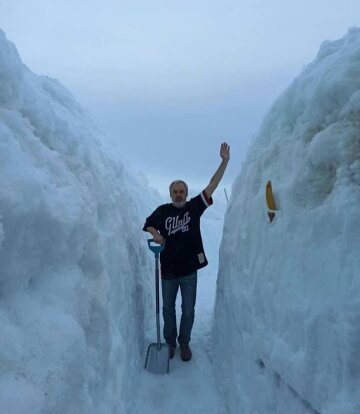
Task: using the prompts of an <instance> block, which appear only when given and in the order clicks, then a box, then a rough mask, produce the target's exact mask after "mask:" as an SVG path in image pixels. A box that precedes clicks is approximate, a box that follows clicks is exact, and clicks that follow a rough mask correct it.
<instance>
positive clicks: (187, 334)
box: [161, 272, 197, 344]
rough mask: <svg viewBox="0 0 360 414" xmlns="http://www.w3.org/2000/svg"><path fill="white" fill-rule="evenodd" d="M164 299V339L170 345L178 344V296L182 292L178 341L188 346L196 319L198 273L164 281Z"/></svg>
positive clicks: (162, 283) (162, 281)
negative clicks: (176, 306)
mask: <svg viewBox="0 0 360 414" xmlns="http://www.w3.org/2000/svg"><path fill="white" fill-rule="evenodd" d="M161 286H162V298H163V316H164V338H165V340H166V342H167V343H169V344H176V337H177V327H176V310H175V303H176V296H177V293H178V290H179V287H180V291H181V310H182V313H181V321H180V331H179V336H178V341H179V343H180V344H188V343H189V342H190V339H191V330H192V327H193V324H194V317H195V302H196V286H197V272H194V273H191V274H190V275H188V276H184V277H178V278H176V279H170V280H166V279H162V280H161Z"/></svg>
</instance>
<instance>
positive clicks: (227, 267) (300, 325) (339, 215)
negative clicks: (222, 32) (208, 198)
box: [213, 28, 360, 414]
mask: <svg viewBox="0 0 360 414" xmlns="http://www.w3.org/2000/svg"><path fill="white" fill-rule="evenodd" d="M233 159H234V155H233ZM268 180H271V181H272V185H273V190H274V194H275V201H276V203H277V207H278V212H277V213H276V217H275V220H274V221H273V222H272V223H271V224H270V222H269V219H268V217H267V206H266V202H265V186H266V183H267V181H268ZM359 246H360V29H357V28H354V29H350V30H349V32H348V34H347V35H346V36H345V37H344V38H342V39H340V40H337V41H332V42H325V43H323V44H322V46H321V48H320V51H319V53H318V55H317V57H316V59H315V60H314V61H313V62H312V63H311V64H309V65H308V66H307V67H305V68H304V69H303V71H302V73H301V74H300V75H299V76H298V77H297V78H296V79H295V80H294V81H293V83H292V84H291V85H290V86H289V87H288V88H287V90H286V91H285V92H284V93H283V94H282V95H281V96H280V97H279V98H278V99H277V100H276V101H275V103H274V105H273V106H272V108H271V110H270V111H269V113H268V115H267V116H266V118H265V120H264V122H263V124H262V126H261V128H260V131H259V134H258V136H257V138H256V139H255V141H254V143H253V145H252V147H251V148H250V150H249V153H248V156H247V159H246V162H245V163H244V165H243V168H242V171H241V174H240V176H239V177H238V178H237V179H236V181H235V183H234V185H233V189H232V197H231V200H230V203H229V208H228V211H227V214H226V218H225V224H224V236H223V240H222V244H221V250H220V266H219V274H218V291H217V301H216V310H215V312H216V314H215V326H214V331H213V334H214V340H215V354H216V372H217V374H218V382H219V385H220V387H221V388H222V391H223V393H224V395H225V397H226V400H227V404H228V408H229V412H230V413H242V414H250V413H251V414H258V413H259V414H272V413H278V414H285V413H291V414H296V413H321V414H350V413H351V414H358V413H360V391H359V390H360V254H359Z"/></svg>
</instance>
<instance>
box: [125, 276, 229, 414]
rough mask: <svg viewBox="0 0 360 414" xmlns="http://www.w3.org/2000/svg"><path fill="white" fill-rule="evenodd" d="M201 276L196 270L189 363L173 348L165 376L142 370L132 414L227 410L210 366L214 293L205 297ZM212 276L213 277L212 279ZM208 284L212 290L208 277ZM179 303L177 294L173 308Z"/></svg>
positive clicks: (205, 282)
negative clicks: (168, 369)
mask: <svg viewBox="0 0 360 414" xmlns="http://www.w3.org/2000/svg"><path fill="white" fill-rule="evenodd" d="M203 276H205V275H202V274H201V273H200V276H199V280H198V296H197V304H196V310H197V314H196V316H195V323H194V328H193V334H192V340H191V349H192V351H193V358H192V360H191V361H189V362H183V361H182V360H181V358H180V349H179V347H177V349H176V353H175V357H174V358H173V359H172V360H171V361H170V373H169V375H163V376H162V375H154V374H151V373H149V372H147V371H145V370H144V372H142V373H141V377H140V381H139V389H138V395H137V401H136V403H135V407H134V411H133V413H134V414H135V413H140V412H141V413H149V414H151V413H159V414H161V413H164V414H165V413H166V414H168V413H172V414H175V413H182V414H187V413H189V414H190V413H191V414H202V413H209V414H226V413H227V410H226V408H225V406H224V403H223V402H222V401H221V397H220V396H219V395H218V391H217V389H216V386H215V379H214V372H213V366H212V355H211V335H210V329H211V325H212V309H213V298H214V292H213V296H212V298H209V293H210V292H209V282H210V281H209V279H208V278H207V277H203ZM215 278H216V276H214V278H213V279H215ZM205 285H206V286H205ZM211 286H212V287H213V290H214V291H215V280H211ZM211 299H212V300H211ZM180 302H181V296H180V294H179V297H178V301H177V307H179V305H180ZM179 312H180V309H178V311H177V317H178V319H179V317H180V313H179ZM161 326H162V325H161ZM154 340H155V339H153V340H150V342H153V341H154ZM144 360H145V354H144Z"/></svg>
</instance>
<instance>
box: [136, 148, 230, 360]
mask: <svg viewBox="0 0 360 414" xmlns="http://www.w3.org/2000/svg"><path fill="white" fill-rule="evenodd" d="M220 157H221V159H222V161H221V164H220V166H219V168H218V169H217V170H216V172H215V174H214V176H213V177H212V178H211V180H210V183H209V184H208V186H207V187H206V188H205V190H203V191H202V192H201V193H200V194H199V195H198V196H196V197H194V198H192V199H191V200H190V201H186V198H187V196H188V186H187V184H186V183H185V182H184V181H182V180H176V181H173V182H172V183H171V184H170V187H169V191H170V197H171V200H172V203H170V204H163V205H161V206H160V207H158V208H157V209H156V210H155V211H154V212H153V213H152V214H151V215H150V216H149V217H148V218H147V219H146V222H145V225H144V228H143V230H144V231H148V232H149V233H151V235H152V237H153V239H154V241H155V242H156V243H159V244H163V243H164V242H165V248H164V250H163V251H162V252H161V254H160V263H161V286H162V297H163V317H164V338H165V340H166V342H167V343H168V344H169V345H170V358H173V357H174V354H175V349H176V339H177V340H178V342H179V344H180V350H181V359H182V360H183V361H189V360H190V359H191V357H192V353H191V349H190V347H189V342H190V337H191V330H192V327H193V323H194V315H195V301H196V286H197V270H198V269H201V268H202V267H205V266H206V265H207V264H208V261H207V259H206V256H205V252H204V248H203V243H202V239H201V232H200V217H201V215H202V214H203V212H204V211H205V209H206V208H207V207H209V206H210V205H211V204H212V203H213V200H212V198H211V196H212V194H213V192H214V191H215V189H216V188H217V186H218V184H219V182H220V180H221V179H222V177H223V175H224V172H225V169H226V167H227V164H228V162H229V160H230V146H229V145H228V144H227V143H226V142H224V143H222V144H221V147H220ZM179 287H180V290H181V299H182V304H181V308H182V315H181V321H180V330H179V336H177V326H176V313H175V303H176V296H177V292H178V290H179Z"/></svg>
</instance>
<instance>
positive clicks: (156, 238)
mask: <svg viewBox="0 0 360 414" xmlns="http://www.w3.org/2000/svg"><path fill="white" fill-rule="evenodd" d="M146 231H148V232H149V233H150V234H151V235H152V237H153V239H154V242H155V243H157V244H163V243H164V237H163V236H162V235H161V234H160V233H159V232H158V231H157V230H156V228H155V227H147V228H146Z"/></svg>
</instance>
